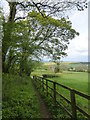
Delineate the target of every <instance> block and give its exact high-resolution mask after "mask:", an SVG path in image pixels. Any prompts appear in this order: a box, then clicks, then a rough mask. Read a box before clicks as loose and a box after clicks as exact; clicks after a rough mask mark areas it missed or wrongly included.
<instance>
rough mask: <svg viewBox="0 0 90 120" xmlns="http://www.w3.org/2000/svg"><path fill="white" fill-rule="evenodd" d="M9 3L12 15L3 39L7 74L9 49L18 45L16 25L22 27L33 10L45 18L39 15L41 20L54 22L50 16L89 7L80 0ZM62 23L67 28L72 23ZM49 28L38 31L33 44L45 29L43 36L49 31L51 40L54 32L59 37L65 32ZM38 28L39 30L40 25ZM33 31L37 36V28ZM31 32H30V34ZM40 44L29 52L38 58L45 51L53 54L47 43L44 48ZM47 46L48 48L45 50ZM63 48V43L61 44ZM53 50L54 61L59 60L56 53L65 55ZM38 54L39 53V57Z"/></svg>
mask: <svg viewBox="0 0 90 120" xmlns="http://www.w3.org/2000/svg"><path fill="white" fill-rule="evenodd" d="M8 3H9V6H10V15H9V18H8V21H7V22H6V21H4V23H3V32H4V37H3V40H2V61H3V63H2V66H3V72H7V69H6V68H8V67H6V65H5V64H6V63H5V62H6V59H7V57H6V56H7V53H8V51H9V49H10V46H12V45H13V43H17V42H16V39H15V38H16V36H14V37H12V33H13V29H14V27H15V25H16V24H18V22H20V23H21V24H20V23H19V24H20V25H23V24H22V21H21V20H22V19H26V18H27V15H28V13H29V12H30V11H32V10H34V11H39V13H40V14H41V15H42V16H43V17H42V16H40V15H39V16H38V17H39V19H40V17H42V18H43V20H44V21H45V20H47V19H49V22H52V21H51V20H50V18H49V17H48V16H52V15H55V14H57V13H63V12H64V11H66V10H69V9H71V8H72V6H76V7H77V8H78V10H83V9H84V8H85V7H87V4H86V2H85V1H84V0H83V1H82V2H79V1H78V0H77V1H74V0H73V1H71V2H69V1H63V0H62V1H58V0H57V2H50V1H49V0H48V1H42V2H35V1H33V0H31V1H30V2H26V1H25V2H8ZM62 6H63V7H62ZM20 10H21V11H24V12H25V15H24V16H18V11H19V12H20ZM34 14H35V13H34ZM30 15H31V14H30ZM30 15H29V16H30ZM32 16H33V15H31V16H30V17H32ZM29 19H30V18H29ZM35 19H36V18H35V16H34V19H32V18H31V19H30V21H31V20H33V21H35ZM61 21H62V22H64V24H65V25H66V27H69V24H70V22H69V21H68V22H69V23H67V21H66V20H65V18H62V19H61ZM32 23H33V22H32ZM40 23H41V24H42V25H43V24H45V22H41V20H40ZM54 23H55V24H56V23H57V22H56V21H55V22H54ZM67 24H68V25H67ZM52 26H53V25H52ZM29 27H31V26H29ZM47 27H48V29H46V30H45V29H44V28H43V27H42V28H40V29H39V31H38V33H37V35H36V36H35V37H34V39H33V42H31V43H34V42H35V40H37V37H38V38H40V37H41V36H40V31H43V29H44V31H43V34H44V32H45V34H46V33H48V31H51V33H50V32H49V35H48V37H49V38H50V35H52V33H53V32H54V33H55V34H57V35H58V34H59V35H60V34H62V32H63V29H62V31H61V28H59V29H58V30H57V31H55V26H53V28H52V29H51V27H50V25H48V26H47ZM64 27H65V26H64ZM38 28H39V25H38ZM19 29H20V28H19ZM70 29H71V28H70ZM24 30H25V29H24ZM24 30H22V31H23V33H24V32H25V31H24ZM33 30H34V32H33V34H34V33H35V34H36V32H35V26H34V29H33ZM29 31H30V30H29ZM29 31H28V33H29ZM59 31H60V32H59ZM64 32H65V29H64ZM69 32H71V31H69ZM69 32H68V34H70V33H69ZM71 33H75V31H74V30H72V32H71ZM17 34H18V33H17ZM29 34H30V33H29ZM38 34H39V35H38ZM45 34H44V35H43V36H44V37H45V38H44V39H42V38H40V39H42V41H41V42H40V43H39V44H40V45H42V43H44V42H45V41H46V40H45V39H46V38H47V35H46V36H45ZM68 34H67V37H68ZM74 35H75V34H72V35H71V39H72V38H74ZM26 37H27V36H26ZM55 37H56V36H55ZM57 37H58V36H57ZM64 37H66V35H65V34H63V35H62V39H64ZM18 38H20V39H21V37H20V36H18ZM49 38H48V39H49ZM14 40H15V41H14ZM17 40H18V39H17ZM22 40H23V39H22ZM22 40H21V41H22ZM49 41H50V40H49ZM54 41H55V43H56V44H58V39H57V38H54ZM37 42H38V41H37ZM31 43H30V44H31ZM39 44H38V45H37V44H36V45H35V44H34V47H33V49H32V50H31V51H30V50H29V52H31V53H34V56H37V57H38V56H39V55H40V53H41V52H42V53H43V54H44V51H47V54H48V53H51V54H53V53H52V51H51V49H50V46H48V44H47V43H46V42H45V44H44V47H43V46H41V47H38V46H40V45H39ZM32 46H33V44H32ZM45 46H46V48H45ZM61 46H62V42H61ZM52 47H53V46H52ZM60 48H61V47H60ZM66 48H67V45H66ZM66 48H65V46H64V47H62V48H61V49H66ZM35 49H36V50H37V51H38V52H35V51H34V50H35ZM53 49H54V54H53V58H54V59H55V57H56V59H57V54H56V53H58V56H60V55H61V54H63V55H64V54H65V53H63V52H62V53H60V52H59V51H57V47H56V48H55V47H54V48H53ZM61 51H62V50H61ZM39 52H40V53H39ZM37 53H38V55H37ZM48 55H50V54H48Z"/></svg>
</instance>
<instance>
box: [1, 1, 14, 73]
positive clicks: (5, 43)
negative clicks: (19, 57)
mask: <svg viewBox="0 0 90 120" xmlns="http://www.w3.org/2000/svg"><path fill="white" fill-rule="evenodd" d="M9 6H10V15H9V19H8V22H7V23H5V24H4V26H3V32H4V37H3V40H2V72H4V73H7V72H8V69H7V67H6V63H5V62H6V54H7V52H8V49H9V47H10V45H11V43H10V42H11V38H10V36H11V32H12V26H11V25H12V23H13V22H14V18H15V14H16V3H14V2H11V3H9Z"/></svg>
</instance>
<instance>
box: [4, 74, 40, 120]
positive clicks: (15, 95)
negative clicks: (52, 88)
mask: <svg viewBox="0 0 90 120" xmlns="http://www.w3.org/2000/svg"><path fill="white" fill-rule="evenodd" d="M2 92H3V96H2V101H3V102H2V113H3V116H2V117H3V120H17V119H18V120H19V119H21V120H27V119H31V118H40V111H39V101H38V99H37V96H36V94H35V91H34V89H33V86H32V82H31V78H30V77H24V78H22V77H19V76H13V75H8V74H4V75H3V77H2Z"/></svg>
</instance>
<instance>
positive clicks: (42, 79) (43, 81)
mask: <svg viewBox="0 0 90 120" xmlns="http://www.w3.org/2000/svg"><path fill="white" fill-rule="evenodd" d="M42 88H43V91H44V80H43V79H42Z"/></svg>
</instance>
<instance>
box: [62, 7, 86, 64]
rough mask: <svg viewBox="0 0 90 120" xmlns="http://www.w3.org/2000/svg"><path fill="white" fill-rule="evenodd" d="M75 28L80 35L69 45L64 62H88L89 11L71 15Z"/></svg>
mask: <svg viewBox="0 0 90 120" xmlns="http://www.w3.org/2000/svg"><path fill="white" fill-rule="evenodd" d="M70 20H71V22H72V26H73V28H74V29H75V30H76V31H77V32H79V33H80V35H79V36H76V37H75V38H74V39H73V40H72V41H71V42H70V44H69V46H68V50H67V54H68V56H67V57H65V58H64V59H62V60H63V61H77V62H78V61H79V62H80V61H82V62H84V61H85V62H87V61H88V9H85V10H84V11H76V12H75V13H73V14H72V15H70Z"/></svg>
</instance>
